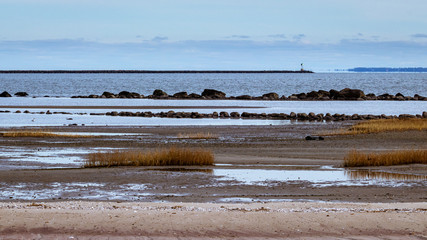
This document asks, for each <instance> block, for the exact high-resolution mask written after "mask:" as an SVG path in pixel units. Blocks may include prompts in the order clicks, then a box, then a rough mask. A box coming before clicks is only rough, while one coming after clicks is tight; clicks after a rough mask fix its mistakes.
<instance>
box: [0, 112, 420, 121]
mask: <svg viewBox="0 0 427 240" xmlns="http://www.w3.org/2000/svg"><path fill="white" fill-rule="evenodd" d="M0 113H11V111H8V110H7V111H0ZM14 113H18V114H21V113H24V114H48V115H50V114H66V115H72V113H70V112H51V111H50V110H47V111H46V112H44V111H41V112H30V111H28V110H25V111H23V112H21V111H20V110H17V111H15V112H14ZM74 114H76V115H92V116H112V117H146V118H151V117H157V118H194V119H197V118H199V119H200V118H212V119H261V120H262V119H265V120H293V121H318V122H323V121H327V122H328V121H349V120H354V121H357V120H372V119H396V118H398V119H407V118H427V112H422V113H421V114H415V115H413V114H400V115H385V114H381V115H373V114H352V115H347V114H338V113H335V114H330V113H326V114H323V113H318V114H316V113H313V112H310V113H308V114H307V113H295V112H291V113H289V114H287V113H269V114H267V113H249V112H243V113H241V114H240V113H238V112H231V113H228V112H225V111H221V112H219V113H218V112H213V113H198V112H175V111H168V112H159V113H153V112H150V111H147V112H128V111H121V112H117V111H112V112H106V113H89V114H88V113H74ZM70 120H72V119H70Z"/></svg>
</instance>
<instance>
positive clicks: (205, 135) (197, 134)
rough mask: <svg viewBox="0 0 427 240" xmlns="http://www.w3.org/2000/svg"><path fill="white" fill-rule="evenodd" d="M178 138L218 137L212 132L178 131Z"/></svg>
mask: <svg viewBox="0 0 427 240" xmlns="http://www.w3.org/2000/svg"><path fill="white" fill-rule="evenodd" d="M178 138H182V139H218V135H216V134H212V133H203V132H200V133H187V134H184V133H180V134H178Z"/></svg>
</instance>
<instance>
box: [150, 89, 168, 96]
mask: <svg viewBox="0 0 427 240" xmlns="http://www.w3.org/2000/svg"><path fill="white" fill-rule="evenodd" d="M153 97H154V98H167V97H169V95H168V94H167V93H166V92H164V91H163V90H160V89H156V90H154V92H153Z"/></svg>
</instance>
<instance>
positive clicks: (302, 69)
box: [301, 63, 304, 72]
mask: <svg viewBox="0 0 427 240" xmlns="http://www.w3.org/2000/svg"><path fill="white" fill-rule="evenodd" d="M301 72H304V64H303V63H301Z"/></svg>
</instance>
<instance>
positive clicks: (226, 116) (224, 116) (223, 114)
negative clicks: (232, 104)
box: [219, 112, 230, 118]
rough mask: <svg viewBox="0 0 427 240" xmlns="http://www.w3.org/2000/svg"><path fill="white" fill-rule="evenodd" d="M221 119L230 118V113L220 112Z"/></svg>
mask: <svg viewBox="0 0 427 240" xmlns="http://www.w3.org/2000/svg"><path fill="white" fill-rule="evenodd" d="M219 117H220V118H229V117H230V115H229V114H228V112H220V113H219Z"/></svg>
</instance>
